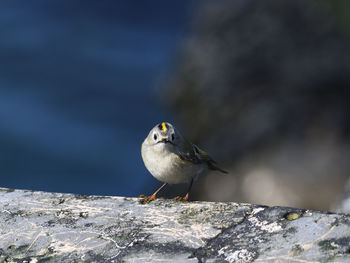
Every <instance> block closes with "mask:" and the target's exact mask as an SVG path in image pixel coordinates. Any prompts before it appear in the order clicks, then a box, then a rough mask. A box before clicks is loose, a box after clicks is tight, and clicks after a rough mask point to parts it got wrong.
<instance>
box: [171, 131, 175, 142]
mask: <svg viewBox="0 0 350 263" xmlns="http://www.w3.org/2000/svg"><path fill="white" fill-rule="evenodd" d="M171 140H172V141H173V140H175V134H174V133H173V134H171Z"/></svg>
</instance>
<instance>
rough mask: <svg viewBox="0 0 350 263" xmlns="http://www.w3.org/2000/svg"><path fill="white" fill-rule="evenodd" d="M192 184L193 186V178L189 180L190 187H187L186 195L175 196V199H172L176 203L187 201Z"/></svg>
mask: <svg viewBox="0 0 350 263" xmlns="http://www.w3.org/2000/svg"><path fill="white" fill-rule="evenodd" d="M192 184H193V178H192V179H191V182H190V185H189V186H188V190H187V193H186V195H185V196H184V197H181V196H177V197H175V198H174V200H177V201H188V199H189V198H190V192H191V188H192Z"/></svg>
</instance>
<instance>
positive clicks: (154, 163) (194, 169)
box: [140, 122, 227, 201]
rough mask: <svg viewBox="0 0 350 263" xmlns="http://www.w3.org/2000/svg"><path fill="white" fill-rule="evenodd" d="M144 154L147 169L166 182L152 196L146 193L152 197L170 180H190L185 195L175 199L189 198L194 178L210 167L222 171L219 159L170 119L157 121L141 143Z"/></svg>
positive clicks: (154, 197)
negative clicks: (182, 132)
mask: <svg viewBox="0 0 350 263" xmlns="http://www.w3.org/2000/svg"><path fill="white" fill-rule="evenodd" d="M141 155H142V159H143V162H144V164H145V166H146V168H147V169H148V171H149V172H150V173H151V174H152V175H153V177H155V178H156V179H157V180H159V181H161V182H163V183H164V184H163V185H162V186H161V187H160V188H159V189H158V190H157V191H156V192H155V193H154V194H153V195H151V196H148V197H145V196H143V195H142V196H140V197H143V198H144V200H145V201H153V200H154V199H156V198H157V194H158V193H159V192H160V191H161V190H162V189H164V188H165V187H166V186H167V185H168V184H179V183H189V187H188V191H187V193H186V195H185V196H184V197H175V198H174V199H175V200H179V201H188V199H189V196H190V191H191V188H192V184H193V180H194V179H195V178H197V177H198V176H199V175H200V174H201V173H203V172H204V171H206V170H208V169H211V170H217V171H220V172H222V173H227V172H226V171H224V170H222V169H221V168H219V167H218V166H217V164H216V162H215V161H214V160H213V159H212V158H211V157H210V156H209V155H208V154H207V153H206V152H205V151H203V150H201V149H200V148H199V147H198V146H196V145H194V144H193V143H191V142H189V141H188V140H186V139H185V137H183V136H182V135H181V133H180V132H179V131H178V130H177V129H176V128H175V127H174V126H173V125H171V124H170V123H168V122H162V123H160V124H157V125H156V126H155V127H154V128H153V129H152V130H151V131H150V133H149V134H148V136H147V137H146V139H145V140H144V142H143V143H142V146H141Z"/></svg>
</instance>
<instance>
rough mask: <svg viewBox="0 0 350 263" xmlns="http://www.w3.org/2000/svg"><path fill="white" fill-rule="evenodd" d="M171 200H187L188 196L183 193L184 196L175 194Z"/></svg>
mask: <svg viewBox="0 0 350 263" xmlns="http://www.w3.org/2000/svg"><path fill="white" fill-rule="evenodd" d="M173 200H175V201H180V202H187V201H188V196H187V195H185V196H184V197H181V196H176V197H174V198H173Z"/></svg>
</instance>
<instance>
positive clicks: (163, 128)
mask: <svg viewBox="0 0 350 263" xmlns="http://www.w3.org/2000/svg"><path fill="white" fill-rule="evenodd" d="M162 130H163V131H166V130H167V127H166V124H165V122H162Z"/></svg>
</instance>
